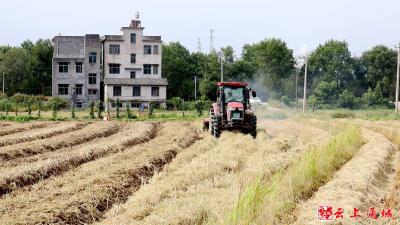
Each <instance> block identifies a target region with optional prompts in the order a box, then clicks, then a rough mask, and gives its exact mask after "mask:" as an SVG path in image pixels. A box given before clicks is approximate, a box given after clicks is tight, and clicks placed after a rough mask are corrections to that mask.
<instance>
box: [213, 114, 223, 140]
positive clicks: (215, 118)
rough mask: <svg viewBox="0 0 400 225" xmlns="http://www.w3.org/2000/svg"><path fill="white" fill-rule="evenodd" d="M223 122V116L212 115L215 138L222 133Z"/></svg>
mask: <svg viewBox="0 0 400 225" xmlns="http://www.w3.org/2000/svg"><path fill="white" fill-rule="evenodd" d="M221 122H222V121H221V117H219V116H215V115H214V116H213V117H212V125H213V129H212V132H213V135H214V137H215V138H219V136H220V135H221Z"/></svg>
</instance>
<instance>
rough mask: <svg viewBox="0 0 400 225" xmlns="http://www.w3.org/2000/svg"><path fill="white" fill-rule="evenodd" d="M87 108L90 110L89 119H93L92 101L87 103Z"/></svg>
mask: <svg viewBox="0 0 400 225" xmlns="http://www.w3.org/2000/svg"><path fill="white" fill-rule="evenodd" d="M89 108H90V113H89V116H90V119H94V101H91V102H90V103H89Z"/></svg>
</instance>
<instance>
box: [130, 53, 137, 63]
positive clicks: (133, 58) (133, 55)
mask: <svg viewBox="0 0 400 225" xmlns="http://www.w3.org/2000/svg"><path fill="white" fill-rule="evenodd" d="M131 63H136V54H131Z"/></svg>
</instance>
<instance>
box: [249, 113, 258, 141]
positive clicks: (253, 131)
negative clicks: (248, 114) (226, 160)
mask: <svg viewBox="0 0 400 225" xmlns="http://www.w3.org/2000/svg"><path fill="white" fill-rule="evenodd" d="M250 135H251V136H252V137H253V138H256V137H257V117H256V116H253V117H252V118H251V120H250Z"/></svg>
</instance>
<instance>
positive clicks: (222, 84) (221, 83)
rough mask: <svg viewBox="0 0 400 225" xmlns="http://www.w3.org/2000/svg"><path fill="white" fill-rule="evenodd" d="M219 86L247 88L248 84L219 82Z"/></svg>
mask: <svg viewBox="0 0 400 225" xmlns="http://www.w3.org/2000/svg"><path fill="white" fill-rule="evenodd" d="M217 85H218V86H219V87H223V86H228V87H246V86H247V83H246V82H218V83H217Z"/></svg>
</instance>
